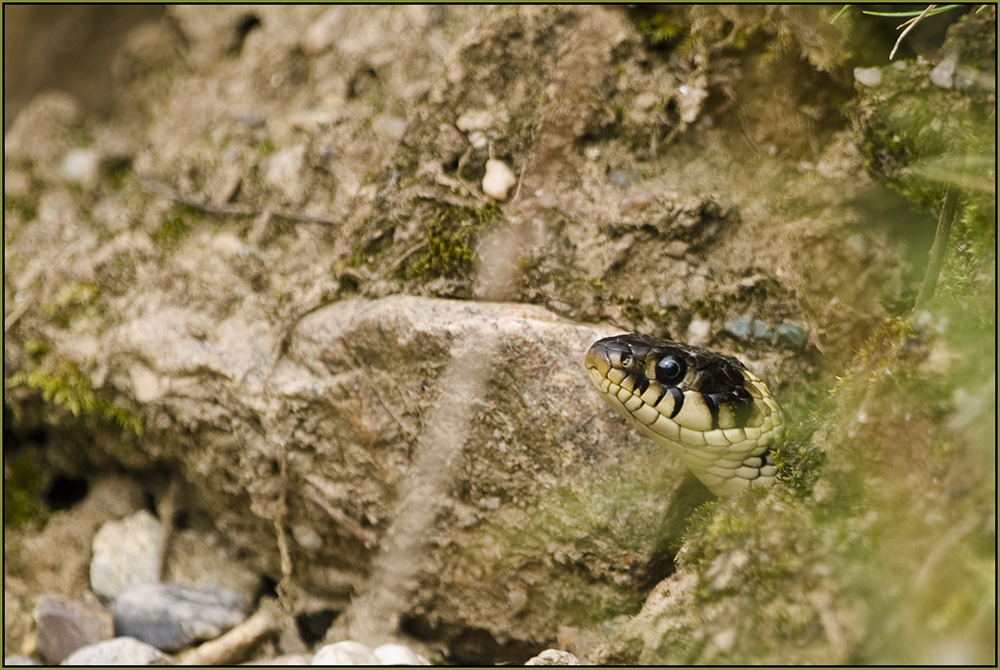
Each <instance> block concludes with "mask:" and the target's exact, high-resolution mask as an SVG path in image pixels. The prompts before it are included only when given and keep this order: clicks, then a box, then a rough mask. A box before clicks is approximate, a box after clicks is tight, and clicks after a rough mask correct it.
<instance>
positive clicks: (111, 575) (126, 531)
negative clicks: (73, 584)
mask: <svg viewBox="0 0 1000 670" xmlns="http://www.w3.org/2000/svg"><path fill="white" fill-rule="evenodd" d="M160 532H161V526H160V522H159V521H157V519H156V517H154V516H153V515H152V514H150V513H149V512H147V511H146V510H140V511H138V512H136V513H135V514H133V515H132V516H128V517H125V518H124V519H121V520H116V521H108V522H107V523H105V524H104V525H103V526H101V529H100V530H99V531H97V533H95V534H94V542H93V545H92V547H91V548H92V551H93V558H92V559H91V561H90V588H92V589H93V590H94V593H96V594H97V595H99V596H100V597H102V598H104V599H105V600H114V599H115V598H117V597H118V595H119V594H121V593H122V591H124V590H125V589H126V588H128V587H129V586H132V585H134V584H142V583H146V582H155V581H156V580H157V579H158V578H159V575H160V554H159V541H160Z"/></svg>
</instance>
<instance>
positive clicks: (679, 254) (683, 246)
mask: <svg viewBox="0 0 1000 670" xmlns="http://www.w3.org/2000/svg"><path fill="white" fill-rule="evenodd" d="M689 248H690V245H689V244H688V243H687V242H684V241H683V240H670V242H669V243H668V244H667V255H668V256H670V257H671V258H684V254H686V253H687V252H688V249H689Z"/></svg>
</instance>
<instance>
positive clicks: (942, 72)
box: [931, 57, 955, 88]
mask: <svg viewBox="0 0 1000 670" xmlns="http://www.w3.org/2000/svg"><path fill="white" fill-rule="evenodd" d="M954 73H955V60H954V59H953V58H950V57H949V58H945V59H944V60H943V61H941V62H940V63H938V64H937V67H935V68H934V69H933V70H931V83H932V84H934V85H935V86H937V87H939V88H951V85H952V75H953V74H954Z"/></svg>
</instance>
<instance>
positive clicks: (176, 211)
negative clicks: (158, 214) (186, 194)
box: [153, 204, 199, 250]
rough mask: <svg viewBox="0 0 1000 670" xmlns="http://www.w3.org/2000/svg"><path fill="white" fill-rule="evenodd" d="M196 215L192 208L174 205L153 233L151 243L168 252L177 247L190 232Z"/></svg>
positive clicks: (196, 211)
mask: <svg viewBox="0 0 1000 670" xmlns="http://www.w3.org/2000/svg"><path fill="white" fill-rule="evenodd" d="M198 214H199V212H198V210H196V209H194V208H193V207H189V206H187V205H181V204H175V205H174V206H173V207H171V209H170V215H169V216H168V217H167V218H166V219H164V221H163V223H161V224H160V227H159V228H157V229H156V231H155V232H154V233H153V242H154V243H156V244H157V245H158V246H160V247H162V248H164V249H168V250H169V249H173V248H175V247H177V246H178V245H179V244H180V243H181V240H183V239H184V238H185V237H186V236H187V234H188V233H189V232H191V229H192V228H193V224H192V220H193V219H194V217H195V216H197V215H198Z"/></svg>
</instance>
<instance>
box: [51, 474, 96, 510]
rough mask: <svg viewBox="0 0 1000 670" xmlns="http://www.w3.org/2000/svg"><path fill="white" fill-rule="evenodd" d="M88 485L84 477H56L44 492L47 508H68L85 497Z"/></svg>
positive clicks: (88, 488)
mask: <svg viewBox="0 0 1000 670" xmlns="http://www.w3.org/2000/svg"><path fill="white" fill-rule="evenodd" d="M89 490H90V486H89V485H88V484H87V480H86V479H72V478H70V477H61V476H60V477H56V478H55V479H54V480H52V484H51V485H49V490H48V491H47V492H46V493H45V503H46V504H47V505H48V506H49V509H52V510H58V509H69V508H70V507H72V506H73V505H75V504H76V503H78V502H80V501H81V500H83V499H84V498H86V497H87V492H88V491H89Z"/></svg>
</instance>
